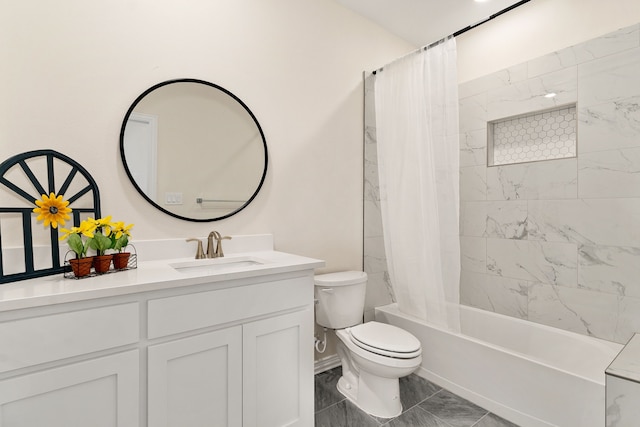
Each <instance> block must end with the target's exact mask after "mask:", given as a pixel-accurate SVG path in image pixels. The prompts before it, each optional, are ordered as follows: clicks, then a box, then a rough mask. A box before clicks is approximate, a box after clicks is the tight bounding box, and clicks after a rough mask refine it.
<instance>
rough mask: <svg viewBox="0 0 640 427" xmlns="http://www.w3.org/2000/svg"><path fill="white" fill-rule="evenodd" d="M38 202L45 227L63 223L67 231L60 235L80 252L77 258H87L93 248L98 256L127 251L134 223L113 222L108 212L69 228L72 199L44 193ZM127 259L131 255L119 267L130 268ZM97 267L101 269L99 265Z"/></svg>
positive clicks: (35, 210)
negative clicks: (67, 225)
mask: <svg viewBox="0 0 640 427" xmlns="http://www.w3.org/2000/svg"><path fill="white" fill-rule="evenodd" d="M35 204H36V205H37V207H36V208H34V209H33V212H34V213H37V214H38V217H37V218H36V219H37V220H38V221H44V226H45V227H49V226H51V227H52V228H54V229H55V228H58V225H60V226H61V227H60V231H61V232H62V233H63V234H62V235H61V236H60V238H59V239H60V240H65V239H66V240H67V244H68V245H69V249H70V250H71V251H73V252H74V253H75V254H76V257H75V258H76V259H82V258H85V257H86V256H87V252H88V250H89V249H93V250H95V251H96V254H97V257H100V256H104V255H105V254H106V252H107V251H108V250H113V251H116V252H117V253H119V254H120V253H122V254H124V253H123V249H124V248H125V247H126V246H127V245H128V244H129V239H130V238H131V228H132V227H133V224H128V225H125V223H124V222H122V221H118V222H112V221H111V216H107V217H104V218H99V219H93V218H87V219H85V220H83V221H82V222H80V224H79V225H78V226H73V227H71V228H69V229H67V228H63V227H62V226H64V224H65V221H67V220H69V219H70V216H69V214H70V213H71V212H72V209H71V208H69V207H68V205H69V202H68V201H66V200H64V196H63V195H57V196H56V195H55V194H54V193H50V194H49V196H47V195H46V194H43V195H42V198H41V199H39V200H36V201H35ZM127 255H128V254H127ZM127 259H128V257H126V258H125V259H124V264H120V265H119V266H116V268H117V269H122V268H126V266H127V264H126V263H127ZM109 262H110V261H109ZM108 265H109V263H107V270H108ZM96 269H98V268H97V266H96ZM105 271H106V270H105ZM103 272H104V271H103Z"/></svg>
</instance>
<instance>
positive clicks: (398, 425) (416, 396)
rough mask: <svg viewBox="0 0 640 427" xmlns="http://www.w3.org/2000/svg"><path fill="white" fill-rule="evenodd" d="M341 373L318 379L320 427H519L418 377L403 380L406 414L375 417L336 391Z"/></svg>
mask: <svg viewBox="0 0 640 427" xmlns="http://www.w3.org/2000/svg"><path fill="white" fill-rule="evenodd" d="M341 372H342V369H341V368H340V367H337V368H334V369H331V370H329V371H326V372H322V373H320V374H318V375H316V378H315V393H316V403H315V411H316V415H315V419H316V427H379V426H385V427H405V426H407V427H518V426H517V425H515V424H513V423H510V422H509V421H506V420H504V419H502V418H500V417H498V416H497V415H494V414H492V413H490V412H489V411H487V410H485V409H483V408H481V407H479V406H477V405H474V404H473V403H471V402H469V401H468V400H465V399H463V398H461V397H459V396H457V395H455V394H453V393H451V392H449V391H447V390H445V389H443V388H441V387H438V386H437V385H435V384H433V383H431V382H429V381H427V380H425V379H424V378H421V377H419V376H417V375H415V374H412V375H409V376H408V377H405V378H401V379H400V400H401V402H402V408H403V412H402V414H401V415H400V416H398V417H397V418H392V419H385V418H376V417H372V416H370V415H368V414H366V413H364V412H362V411H361V410H360V409H358V408H357V407H356V406H355V405H353V404H352V403H351V402H349V401H348V400H347V399H346V398H345V397H344V396H343V395H342V394H340V392H339V391H338V390H337V389H336V384H337V382H338V379H339V378H340V375H341Z"/></svg>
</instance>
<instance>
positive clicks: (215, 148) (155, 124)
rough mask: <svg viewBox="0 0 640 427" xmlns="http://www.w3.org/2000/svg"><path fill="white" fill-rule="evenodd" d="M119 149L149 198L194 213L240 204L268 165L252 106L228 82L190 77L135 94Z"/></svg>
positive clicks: (201, 215)
mask: <svg viewBox="0 0 640 427" xmlns="http://www.w3.org/2000/svg"><path fill="white" fill-rule="evenodd" d="M120 152H121V155H122V160H123V163H124V166H125V169H126V171H127V174H128V176H129V178H130V179H131V182H132V183H133V184H134V186H135V187H136V189H137V190H138V192H140V194H141V195H142V196H143V197H144V198H145V199H146V200H147V201H148V202H150V203H151V204H153V205H154V206H155V207H157V208H158V209H160V210H162V211H164V212H165V213H167V214H169V215H172V216H175V217H178V218H182V219H186V220H191V221H215V220H218V219H222V218H226V217H229V216H231V215H233V214H235V213H237V212H239V211H240V210H242V209H243V208H244V207H246V206H247V205H248V204H249V203H250V202H251V201H252V200H253V198H254V197H255V196H256V194H257V193H258V191H259V190H260V187H261V186H262V183H263V181H264V177H265V174H266V170H267V146H266V141H265V138H264V134H263V132H262V129H261V127H260V125H259V123H258V121H257V119H256V118H255V116H254V115H253V113H252V112H251V111H250V110H249V108H248V107H247V106H246V105H245V104H244V103H243V102H242V101H241V100H240V99H239V98H237V97H236V96H235V95H233V94H232V93H231V92H229V91H228V90H226V89H224V88H222V87H220V86H217V85H215V84H212V83H209V82H205V81H202V80H195V79H180V80H172V81H168V82H164V83H160V84H158V85H156V86H153V87H152V88H150V89H148V90H147V91H145V92H144V93H143V94H142V95H140V96H139V97H138V98H137V99H136V101H135V102H134V103H133V105H132V106H131V108H129V111H128V112H127V114H126V116H125V119H124V121H123V124H122V129H121V132H120Z"/></svg>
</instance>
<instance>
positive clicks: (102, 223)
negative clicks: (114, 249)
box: [85, 215, 114, 236]
mask: <svg viewBox="0 0 640 427" xmlns="http://www.w3.org/2000/svg"><path fill="white" fill-rule="evenodd" d="M85 221H87V222H91V223H93V225H94V227H93V229H94V230H95V229H98V230H102V234H104V235H105V236H109V235H110V234H111V229H112V228H113V227H114V224H113V223H112V222H111V215H109V216H107V217H104V218H98V219H93V218H87V219H86V220H85Z"/></svg>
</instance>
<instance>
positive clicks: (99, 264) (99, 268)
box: [93, 255, 113, 274]
mask: <svg viewBox="0 0 640 427" xmlns="http://www.w3.org/2000/svg"><path fill="white" fill-rule="evenodd" d="M112 259H113V255H96V256H94V257H93V268H94V269H95V270H96V273H98V274H102V273H106V272H107V271H109V267H110V266H111V260H112Z"/></svg>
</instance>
